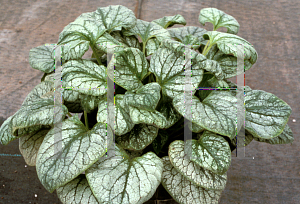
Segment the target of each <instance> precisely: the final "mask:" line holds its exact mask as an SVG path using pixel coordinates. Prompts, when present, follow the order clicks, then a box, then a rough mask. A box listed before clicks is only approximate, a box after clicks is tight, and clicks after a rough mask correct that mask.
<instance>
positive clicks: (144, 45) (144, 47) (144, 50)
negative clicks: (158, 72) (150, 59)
mask: <svg viewBox="0 0 300 204" xmlns="http://www.w3.org/2000/svg"><path fill="white" fill-rule="evenodd" d="M145 52H146V43H144V42H143V53H144V55H146V54H145Z"/></svg>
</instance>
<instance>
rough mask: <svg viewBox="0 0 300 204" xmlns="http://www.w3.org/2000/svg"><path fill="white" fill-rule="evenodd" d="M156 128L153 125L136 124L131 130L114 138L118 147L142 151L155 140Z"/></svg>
mask: <svg viewBox="0 0 300 204" xmlns="http://www.w3.org/2000/svg"><path fill="white" fill-rule="evenodd" d="M157 133H158V128H157V127H155V126H153V125H146V124H138V125H135V126H134V127H133V129H132V130H131V131H130V132H128V133H126V134H124V135H121V136H117V137H116V142H117V143H118V145H120V146H121V147H123V148H124V149H128V150H135V151H139V150H143V149H145V148H146V147H147V146H148V145H150V144H151V143H152V141H153V140H154V139H155V138H156V136H157Z"/></svg>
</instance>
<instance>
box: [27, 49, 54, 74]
mask: <svg viewBox="0 0 300 204" xmlns="http://www.w3.org/2000/svg"><path fill="white" fill-rule="evenodd" d="M55 46H56V45H41V46H38V47H35V48H32V49H31V50H30V51H29V64H30V66H31V67H32V68H33V69H37V70H40V71H42V72H45V73H50V72H52V71H54V63H55V59H54V52H53V50H54V47H55Z"/></svg>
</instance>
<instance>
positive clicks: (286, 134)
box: [253, 124, 294, 144]
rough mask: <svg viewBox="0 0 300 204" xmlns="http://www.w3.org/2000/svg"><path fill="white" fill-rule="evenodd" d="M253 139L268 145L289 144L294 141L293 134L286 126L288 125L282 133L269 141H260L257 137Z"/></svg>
mask: <svg viewBox="0 0 300 204" xmlns="http://www.w3.org/2000/svg"><path fill="white" fill-rule="evenodd" d="M253 138H254V140H256V141H258V142H265V143H269V144H289V143H292V142H293V141H294V136H293V132H292V130H291V128H290V127H289V126H288V124H286V125H285V128H284V129H283V131H282V133H281V134H280V135H278V136H276V137H273V138H271V139H262V138H258V137H253Z"/></svg>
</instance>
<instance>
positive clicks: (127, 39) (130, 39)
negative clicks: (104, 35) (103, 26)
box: [110, 31, 143, 51]
mask: <svg viewBox="0 0 300 204" xmlns="http://www.w3.org/2000/svg"><path fill="white" fill-rule="evenodd" d="M110 35H111V36H112V37H113V38H115V39H116V40H117V41H119V42H121V43H124V44H125V45H127V46H128V47H133V48H137V49H139V50H141V51H142V50H143V48H142V47H141V44H140V42H139V40H138V39H137V38H136V37H135V36H133V35H131V36H125V35H123V32H122V31H114V32H111V33H110Z"/></svg>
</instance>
